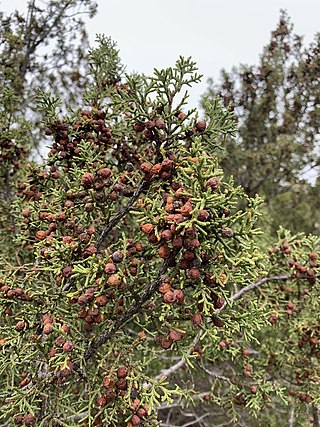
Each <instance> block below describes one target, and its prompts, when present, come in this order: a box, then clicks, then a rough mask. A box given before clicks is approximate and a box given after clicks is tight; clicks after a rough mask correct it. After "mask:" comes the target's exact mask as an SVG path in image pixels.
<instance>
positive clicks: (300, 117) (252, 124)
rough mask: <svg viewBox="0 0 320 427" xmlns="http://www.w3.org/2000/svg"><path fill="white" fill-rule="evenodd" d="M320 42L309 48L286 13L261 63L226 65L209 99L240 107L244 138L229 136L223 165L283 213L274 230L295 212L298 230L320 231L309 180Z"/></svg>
mask: <svg viewBox="0 0 320 427" xmlns="http://www.w3.org/2000/svg"><path fill="white" fill-rule="evenodd" d="M319 42H320V38H319V35H316V37H315V39H314V41H313V42H312V43H311V44H310V45H309V46H308V47H304V45H303V43H302V37H300V36H298V35H296V34H295V33H294V32H293V25H292V24H291V22H290V20H289V18H288V16H287V14H286V13H285V12H283V11H282V12H281V17H280V21H279V24H278V26H277V28H276V29H275V30H274V31H273V32H272V34H271V40H270V42H269V43H268V44H267V46H266V47H265V48H264V49H263V53H262V55H261V56H260V61H259V63H258V64H257V65H252V66H249V65H240V66H239V67H234V68H233V69H232V71H231V72H227V71H225V70H223V71H222V72H221V80H220V82H219V83H218V84H214V83H213V81H211V83H210V85H209V88H208V90H207V93H206V94H205V95H204V96H203V99H202V103H203V105H204V106H205V102H206V100H207V99H213V98H214V97H216V96H220V97H221V99H222V101H223V103H224V105H225V106H226V107H228V108H230V109H231V110H232V111H233V112H234V115H235V118H236V120H237V124H238V126H237V138H236V139H232V138H228V139H227V140H226V143H225V151H224V154H223V157H222V160H221V161H222V166H223V169H224V171H225V173H226V174H227V175H228V176H229V175H231V174H233V175H234V177H235V180H236V182H237V183H239V184H241V185H242V186H243V188H244V189H245V191H246V192H247V193H248V194H249V195H250V196H253V195H254V194H256V193H258V194H260V195H261V196H263V197H264V199H265V201H266V202H267V204H270V205H272V208H271V209H272V214H273V213H274V211H275V210H277V211H278V212H277V215H276V216H272V220H271V221H272V223H273V228H274V229H275V228H277V227H278V226H279V224H282V223H283V222H284V223H286V224H288V216H289V217H291V218H292V217H295V220H294V222H293V223H292V222H291V223H290V224H288V225H290V227H291V229H293V230H294V231H295V232H297V231H301V230H303V229H304V230H305V231H306V232H311V231H315V222H316V215H315V212H316V210H315V205H314V206H313V203H314V202H315V199H314V198H312V194H313V190H312V188H311V186H310V185H309V183H308V181H307V180H308V176H310V175H309V174H310V172H311V171H312V170H313V175H314V171H318V167H319V125H320V122H319V118H320V115H319V112H320V109H319V106H320V98H319V93H320V62H319V57H320V56H319V52H320V46H319ZM288 192H289V193H288ZM282 194H284V196H283V197H282ZM306 194H307V195H306ZM302 195H304V196H305V197H302ZM316 199H318V197H317V198H316ZM306 201H308V202H307V203H308V210H307V212H306V210H305V203H306ZM285 203H288V205H287V206H286V208H285V209H282V210H281V212H279V210H280V207H282V206H283V205H284V204H285ZM316 203H317V202H316ZM312 206H313V207H312ZM295 212H297V216H295V215H294V213H295ZM308 213H311V214H310V215H308ZM305 215H307V219H306V221H304V220H303V217H304V216H305ZM299 216H300V218H299ZM312 217H313V218H312Z"/></svg>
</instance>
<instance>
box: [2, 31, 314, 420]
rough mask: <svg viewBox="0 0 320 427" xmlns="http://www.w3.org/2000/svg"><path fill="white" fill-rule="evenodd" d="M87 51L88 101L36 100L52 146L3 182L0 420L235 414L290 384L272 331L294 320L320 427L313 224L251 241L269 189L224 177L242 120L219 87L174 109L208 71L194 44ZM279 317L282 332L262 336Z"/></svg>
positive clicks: (298, 388) (300, 388)
mask: <svg viewBox="0 0 320 427" xmlns="http://www.w3.org/2000/svg"><path fill="white" fill-rule="evenodd" d="M89 64H90V68H89V70H90V75H91V78H92V85H90V86H89V87H88V88H87V90H86V92H85V93H84V101H83V102H84V105H85V106H86V108H84V109H79V110H74V111H73V112H71V113H69V114H68V115H64V114H63V113H62V112H61V111H60V112H59V105H61V103H60V102H59V100H58V99H56V98H55V97H51V96H49V95H46V94H44V93H43V94H42V96H41V97H40V99H38V102H39V106H40V108H41V111H42V112H44V113H46V114H45V116H46V126H47V129H46V134H47V135H48V136H50V138H51V149H50V152H49V156H48V158H47V159H46V162H45V163H44V164H41V165H39V164H36V163H34V162H30V164H28V165H26V164H24V163H23V162H21V164H19V165H18V167H20V168H21V169H20V171H21V175H20V176H19V177H18V179H17V181H16V185H15V186H14V187H12V196H11V197H12V203H11V205H10V206H9V207H10V215H11V217H12V218H13V224H14V225H15V227H14V230H13V233H12V235H11V236H10V238H11V245H12V246H13V247H14V249H15V250H14V251H5V249H7V248H4V249H3V250H2V253H1V265H2V266H1V272H0V282H1V284H0V309H1V322H0V345H1V351H0V369H1V376H0V389H1V394H0V406H1V414H0V420H1V421H2V422H3V423H4V424H5V425H38V426H43V427H44V426H60V425H68V426H70V427H72V426H76V425H79V424H80V425H82V426H93V425H107V426H109V427H111V426H118V425H122V426H127V427H132V426H135V425H140V426H145V427H147V426H149V427H156V426H159V425H162V426H166V425H168V424H169V425H172V422H173V421H172V420H175V421H174V422H175V423H176V424H175V425H185V424H186V421H185V415H181V413H180V412H179V407H184V408H187V410H188V411H190V412H187V414H189V415H190V416H189V420H188V421H189V423H190V419H191V422H192V423H193V425H194V426H201V425H202V426H206V425H207V426H209V425H211V426H212V422H216V421H217V422H218V421H219V423H220V421H221V423H224V424H228V423H229V424H230V425H232V424H233V425H239V423H241V424H242V425H244V423H245V422H246V420H250V422H251V421H252V420H253V416H254V414H258V413H259V411H263V410H265V411H266V410H267V409H268V406H267V405H268V402H271V403H272V402H273V401H276V402H278V401H277V397H278V396H281V397H282V398H283V399H284V400H287V398H288V395H289V396H290V394H288V384H287V383H286V382H283V381H282V380H281V381H280V380H279V379H278V378H281V376H282V375H285V376H286V381H287V378H288V381H289V380H290V379H291V377H287V375H289V374H290V373H291V371H290V369H291V368H290V366H289V367H288V365H285V361H286V360H287V354H285V353H284V352H283V351H282V350H281V349H280V350H281V351H280V350H279V347H280V345H279V342H280V339H283V336H284V335H285V334H286V332H287V330H290V331H293V330H294V331H296V330H297V331H296V335H292V336H293V338H292V339H293V342H289V343H288V344H287V349H288V351H290V352H291V351H292V352H293V353H295V352H296V351H297V347H296V343H297V340H302V341H303V345H302V346H301V348H302V355H301V357H300V354H297V355H295V354H293V356H292V358H291V359H290V360H293V359H294V360H296V363H297V366H298V367H297V368H296V370H297V372H293V373H292V374H293V375H295V378H296V379H298V380H299V382H297V383H296V384H294V396H292V398H293V399H296V400H297V401H299V402H301V401H302V395H303V399H304V400H303V402H304V404H307V405H312V406H313V408H314V414H315V415H314V417H313V423H314V426H317V419H316V417H317V405H318V403H319V394H318V387H317V386H318V383H317V381H319V380H318V379H317V375H316V374H315V373H317V372H318V370H319V357H318V356H320V355H318V352H319V328H318V324H317V323H316V320H315V313H316V312H317V311H318V308H319V300H318V294H319V284H318V279H317V278H318V276H319V263H318V260H317V257H318V254H319V241H318V240H317V239H315V238H312V237H309V238H305V237H304V236H297V237H294V238H291V237H290V236H289V234H285V235H282V236H279V243H278V245H277V246H274V247H273V248H272V249H271V250H270V253H269V254H268V255H267V254H265V253H264V252H263V250H261V249H260V248H259V247H258V244H257V242H258V234H259V230H257V228H256V222H257V219H258V216H259V214H258V212H257V208H258V206H259V205H260V203H261V199H260V198H259V197H258V196H257V197H255V198H250V197H249V196H247V195H246V194H245V192H244V190H243V189H242V188H241V187H239V186H235V185H234V182H233V180H232V179H224V177H223V172H222V170H221V169H220V167H219V164H218V159H217V155H216V152H217V151H218V148H219V146H220V141H221V140H222V139H223V138H224V137H225V136H226V135H227V136H229V135H230V136H231V135H232V134H233V133H234V123H233V121H232V118H231V117H230V113H229V112H228V111H226V110H225V109H224V108H223V107H222V106H221V105H220V104H219V103H218V102H216V101H215V102H213V103H211V105H210V106H209V105H207V110H208V121H207V122H206V121H203V120H200V119H199V116H198V113H197V111H196V110H190V111H184V108H185V104H186V100H187V96H188V95H187V93H186V92H185V87H187V86H189V85H190V84H192V83H196V82H197V81H199V79H200V76H199V74H198V73H197V68H196V65H195V63H194V62H193V61H192V60H191V59H190V58H189V59H184V58H179V60H178V61H177V62H176V65H175V67H173V68H168V69H164V70H154V74H153V75H152V76H151V77H145V76H139V75H124V74H123V67H122V65H121V62H120V59H119V56H118V51H117V49H116V46H115V44H114V43H113V42H112V41H111V40H110V39H108V38H105V37H100V38H99V46H98V47H97V49H93V50H91V52H90V57H89ZM179 100H180V101H179ZM7 214H8V213H7V212H6V215H7ZM2 215H4V214H3V213H2ZM311 262H312V263H313V264H312V265H311ZM310 270H312V271H310ZM278 284H279V286H284V287H285V291H282V290H281V289H279V294H277V290H276V293H274V292H275V286H277V285H278ZM269 286H270V289H268V287H269ZM289 286H290V287H291V288H292V289H293V290H294V299H293V297H292V301H291V302H292V304H293V307H292V308H289V307H285V304H288V302H284V301H285V300H286V298H287V293H289V290H288V289H287V287H289ZM302 286H303V288H304V289H307V291H306V292H305V291H303V292H301V288H302ZM280 291H281V293H280ZM282 292H283V293H282ZM301 295H303V299H302V298H301ZM306 295H307V297H305V296H306ZM300 299H301V301H300ZM296 300H298V301H299V303H298V302H296ZM298 304H299V305H300V306H301V309H298V308H297V305H298ZM284 308H285V310H288V309H290V310H292V311H293V312H292V313H291V314H292V316H291V315H290V316H288V313H284V312H283V310H284ZM278 319H279V322H278ZM287 320H289V322H291V320H293V323H289V324H288V322H287ZM277 322H278V323H277ZM272 325H276V328H277V325H279V329H276V328H274V330H273V332H274V334H275V333H276V332H278V333H279V335H278V336H279V338H278V339H277V341H276V343H275V349H274V350H271V346H270V347H269V346H266V347H263V348H262V349H261V350H258V349H257V347H258V344H257V337H258V334H259V331H260V330H262V328H264V327H267V326H268V327H269V328H271V327H272ZM288 325H289V326H288ZM289 327H290V329H289ZM303 328H307V329H303ZM268 330H269V329H267V331H268ZM267 331H266V332H265V334H267ZM299 333H300V336H299ZM309 349H310V351H312V357H310V360H309V367H310V371H311V372H310V373H308V376H307V377H305V376H304V373H302V372H300V371H299V369H300V367H301V369H302V363H303V362H304V361H305V358H306V357H307V356H310V355H309V353H308V351H309ZM271 351H272V352H273V353H274V357H275V358H276V360H277V363H275V364H273V365H271V364H268V363H267V362H268V360H269V359H270V358H271V359H272V357H273V356H272V355H271V354H270V352H271ZM257 352H258V353H257ZM304 352H306V355H305V354H304ZM269 365H270V366H271V367H272V369H274V370H275V373H272V371H271V369H269ZM288 370H289V371H288ZM311 379H312V381H311ZM292 387H293V386H292V384H291V383H290V389H291V388H292ZM290 398H291V397H290ZM193 403H195V405H196V406H195V408H196V409H194V406H193ZM200 410H201V411H202V413H199V411H200ZM302 410H303V409H301V411H302ZM213 420H214V421H213ZM317 427H318V426H317Z"/></svg>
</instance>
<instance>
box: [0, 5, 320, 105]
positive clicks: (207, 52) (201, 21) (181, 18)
mask: <svg viewBox="0 0 320 427" xmlns="http://www.w3.org/2000/svg"><path fill="white" fill-rule="evenodd" d="M38 1H39V2H40V1H41V0H38ZM26 4H27V1H26V0H0V10H4V11H5V12H10V11H12V10H13V9H15V8H18V9H19V10H21V11H23V10H24V9H25V6H26ZM98 4H99V9H98V14H97V15H96V16H95V17H94V18H93V19H92V20H91V21H89V22H88V24H87V28H88V31H89V34H90V39H91V41H92V42H94V38H95V34H96V33H105V34H106V35H109V36H111V37H112V38H113V39H114V40H115V41H117V43H118V48H119V49H120V55H121V58H122V62H123V63H124V64H125V65H126V66H127V70H128V71H129V72H130V71H138V72H143V73H145V74H150V73H151V72H152V70H153V68H154V67H156V68H163V67H168V66H171V65H173V64H174V63H175V61H176V59H177V58H178V57H179V55H183V56H192V58H193V59H194V60H195V61H196V62H197V64H198V67H199V71H200V73H201V74H203V75H204V77H203V79H202V82H201V83H200V84H198V85H196V86H195V87H194V88H192V89H191V99H190V104H191V106H197V103H198V100H199V97H200V95H201V94H202V93H203V92H204V90H205V88H206V86H207V83H206V82H207V79H208V77H214V79H217V78H218V76H219V70H220V69H221V68H226V69H227V70H229V69H231V67H232V66H233V65H238V64H239V63H245V64H254V63H256V62H257V61H258V59H259V54H260V53H261V51H262V48H263V46H264V45H265V44H266V43H267V42H268V40H269V37H270V33H271V31H272V30H273V29H274V28H275V26H276V24H277V22H278V19H279V12H280V9H286V10H287V12H288V14H289V16H291V19H292V22H293V23H294V28H295V31H296V32H297V33H298V34H301V35H305V40H306V42H310V41H311V40H312V39H313V37H314V34H315V33H316V32H318V31H320V20H319V17H320V1H319V0H264V1H261V0H98Z"/></svg>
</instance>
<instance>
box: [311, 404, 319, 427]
mask: <svg viewBox="0 0 320 427" xmlns="http://www.w3.org/2000/svg"><path fill="white" fill-rule="evenodd" d="M312 416H313V427H320V418H319V408H318V406H317V405H312Z"/></svg>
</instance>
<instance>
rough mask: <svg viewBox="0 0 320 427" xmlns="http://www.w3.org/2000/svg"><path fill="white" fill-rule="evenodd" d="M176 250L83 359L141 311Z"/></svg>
mask: <svg viewBox="0 0 320 427" xmlns="http://www.w3.org/2000/svg"><path fill="white" fill-rule="evenodd" d="M178 252H179V249H175V250H173V251H172V253H171V255H170V257H169V258H167V259H166V260H165V262H164V263H163V265H162V267H161V268H160V270H159V271H158V274H157V277H156V279H155V280H154V281H153V282H152V283H151V284H150V286H149V287H148V289H147V290H146V291H145V292H144V294H142V296H141V297H140V298H139V299H138V300H137V301H136V302H135V303H134V304H133V305H132V306H131V307H130V308H129V309H128V310H127V311H126V312H125V313H124V314H123V315H122V316H120V317H119V318H118V319H117V320H116V321H115V323H114V324H113V326H112V328H111V329H110V330H104V331H103V332H102V334H101V335H99V336H98V337H97V338H96V339H94V340H93V341H92V342H91V344H90V345H89V347H88V348H87V349H86V351H85V353H84V358H85V360H88V359H90V358H91V357H92V356H93V354H94V353H95V352H96V350H97V349H98V348H99V347H101V346H102V345H103V344H105V343H106V342H107V341H108V340H109V339H110V338H111V337H112V336H113V335H114V334H115V333H116V332H117V331H118V330H119V329H120V328H121V327H122V326H123V325H124V324H125V323H126V322H127V321H128V320H130V319H132V318H133V317H134V316H135V315H136V314H137V313H139V312H140V311H141V309H142V308H143V306H144V305H145V303H146V302H147V301H149V299H150V298H151V297H152V295H153V294H154V293H155V292H156V291H157V289H158V288H159V286H160V283H161V276H163V275H164V274H165V273H166V272H167V270H168V268H169V266H170V264H171V262H172V260H174V259H175V257H176V256H177V253H178Z"/></svg>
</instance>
